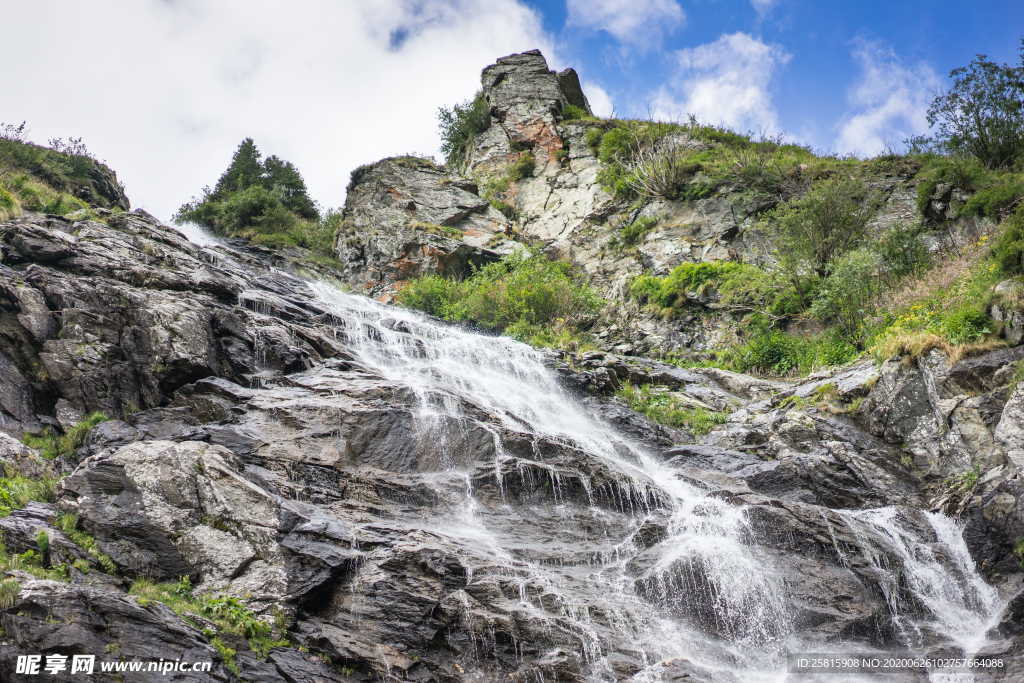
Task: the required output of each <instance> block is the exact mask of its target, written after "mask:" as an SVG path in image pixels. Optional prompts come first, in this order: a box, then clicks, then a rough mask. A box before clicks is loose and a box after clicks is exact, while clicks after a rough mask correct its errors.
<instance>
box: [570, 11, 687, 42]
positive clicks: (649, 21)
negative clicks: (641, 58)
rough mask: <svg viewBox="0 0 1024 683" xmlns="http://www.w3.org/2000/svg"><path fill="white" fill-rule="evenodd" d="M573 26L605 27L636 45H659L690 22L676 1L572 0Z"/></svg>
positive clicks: (571, 23) (620, 38)
mask: <svg viewBox="0 0 1024 683" xmlns="http://www.w3.org/2000/svg"><path fill="white" fill-rule="evenodd" d="M568 8H569V19H568V24H569V25H570V26H579V27H581V28H590V29H595V30H603V31H607V32H608V33H610V34H612V35H613V36H615V38H616V39H617V40H618V41H619V42H621V43H625V44H627V45H630V46H632V47H636V48H640V49H645V48H651V47H657V46H658V45H659V44H660V43H661V39H662V38H663V37H664V36H665V35H666V34H667V33H670V32H672V31H674V30H675V29H677V28H679V27H681V26H682V25H683V24H684V23H685V22H686V12H684V11H683V8H682V7H680V5H679V3H678V2H676V0H568Z"/></svg>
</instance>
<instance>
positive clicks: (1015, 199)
mask: <svg viewBox="0 0 1024 683" xmlns="http://www.w3.org/2000/svg"><path fill="white" fill-rule="evenodd" d="M1022 199H1024V180H1022V179H1020V178H1019V177H1017V176H1010V177H1008V178H1002V179H1001V182H998V183H996V184H994V185H992V186H990V187H987V188H985V189H983V190H979V191H978V192H976V193H975V194H974V195H972V196H971V197H970V199H968V200H967V201H966V202H965V203H964V205H963V207H962V208H961V209H960V213H961V215H966V216H985V217H987V218H991V219H993V220H996V221H999V220H1001V219H1002V218H1003V217H1005V216H1006V215H1007V214H1008V213H1009V212H1010V211H1011V210H1012V209H1014V208H1015V207H1016V206H1019V205H1020V204H1021V200H1022Z"/></svg>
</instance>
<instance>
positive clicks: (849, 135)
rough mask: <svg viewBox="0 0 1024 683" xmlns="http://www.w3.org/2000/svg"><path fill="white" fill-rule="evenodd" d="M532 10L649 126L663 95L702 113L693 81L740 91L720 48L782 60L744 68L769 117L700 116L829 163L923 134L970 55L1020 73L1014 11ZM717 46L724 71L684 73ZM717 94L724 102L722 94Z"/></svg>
mask: <svg viewBox="0 0 1024 683" xmlns="http://www.w3.org/2000/svg"><path fill="white" fill-rule="evenodd" d="M527 2H528V4H529V5H530V6H532V7H533V8H535V9H536V11H538V12H539V13H540V14H541V16H542V17H543V26H544V28H545V30H546V31H548V32H549V33H550V34H551V35H552V36H554V37H555V42H556V44H557V46H558V49H559V57H560V58H561V59H562V60H565V61H567V62H572V63H574V64H576V65H577V66H578V69H579V70H580V71H581V72H582V73H583V74H584V76H585V78H586V79H587V80H588V81H590V82H592V83H597V84H599V85H600V86H601V87H602V88H603V89H604V90H605V91H606V92H607V93H608V94H609V96H610V97H611V99H612V101H613V102H614V106H615V110H616V114H617V115H622V116H639V117H645V116H647V115H648V113H649V112H650V111H651V101H652V98H653V97H652V93H656V92H657V91H659V90H660V89H667V94H668V95H669V97H671V98H672V101H673V102H674V103H675V104H677V105H680V106H681V107H682V108H683V110H685V109H686V106H685V105H686V104H693V105H697V104H698V100H695V99H693V98H691V97H687V96H686V95H685V92H686V86H685V85H684V84H685V83H686V82H687V81H688V80H689V81H692V80H693V79H700V78H703V79H704V80H705V82H706V83H707V84H708V85H709V87H710V86H713V85H715V84H716V82H718V81H721V80H730V79H731V80H733V81H736V80H742V79H743V74H742V73H739V74H736V73H734V74H730V75H724V74H716V73H715V72H716V71H718V72H721V71H724V70H726V69H728V68H730V67H735V66H736V64H737V62H741V61H742V58H741V57H738V56H737V54H738V52H737V51H739V53H742V51H743V50H742V47H740V46H739V41H738V40H733V41H726V42H721V38H722V37H723V36H737V35H742V36H744V37H745V38H749V40H745V41H743V44H744V45H746V47H747V49H753V48H755V47H757V46H758V45H761V44H763V45H766V46H769V47H771V48H774V49H773V50H771V51H769V52H766V53H764V52H763V53H759V54H760V55H761V56H759V57H757V58H756V59H755V60H753V61H754V62H755V63H753V64H749V65H748V67H747V68H748V70H750V71H753V72H755V73H752V74H751V75H750V80H749V81H747V82H746V83H747V84H748V85H749V86H750V87H756V86H760V87H761V88H762V89H763V93H761V99H756V100H754V102H755V103H756V105H754V104H752V108H753V107H754V106H756V107H757V108H760V109H768V110H769V111H768V112H763V113H762V115H760V116H759V115H757V113H756V112H755V111H749V112H735V111H731V110H732V109H733V108H732V107H730V106H729V102H728V101H727V100H724V101H722V102H720V103H716V102H714V101H713V100H712V101H706V102H707V103H706V104H705V105H704V106H702V107H700V108H701V109H702V110H703V111H702V112H701V113H702V118H713V117H714V116H715V115H716V112H715V110H716V109H718V110H719V111H718V115H719V116H721V117H723V118H724V122H725V123H728V124H732V125H733V126H734V127H740V128H741V129H747V128H750V129H752V130H754V131H755V132H761V130H763V129H765V128H769V129H771V130H769V131H767V132H774V133H779V132H781V133H783V134H785V135H786V136H787V137H789V138H791V139H797V140H799V141H801V142H805V143H808V144H811V145H812V146H814V147H815V148H817V149H820V150H823V151H840V152H856V153H862V154H871V153H875V152H877V151H878V143H879V141H880V140H881V141H884V143H885V144H891V145H897V144H898V143H899V142H900V141H901V140H902V139H903V138H904V137H906V136H907V134H909V133H915V132H919V130H918V129H919V128H920V127H921V122H922V117H923V109H924V108H926V106H927V102H928V101H930V100H931V97H932V96H933V95H934V92H935V91H936V90H937V89H940V88H941V87H943V86H944V84H945V83H946V76H947V74H948V72H949V71H950V70H951V69H953V68H955V67H957V66H961V65H964V64H966V63H967V62H968V61H970V59H972V58H973V56H974V55H975V54H976V53H979V52H981V53H985V54H988V55H989V56H990V57H992V58H994V59H997V60H999V61H1010V62H1015V61H1016V60H1017V49H1018V44H1019V40H1020V38H1021V37H1022V35H1024V3H1022V2H1019V1H1018V2H1012V1H999V2H982V1H979V2H970V3H961V2H950V1H946V2H943V1H942V0H932V1H931V2H927V1H924V0H904V1H901V2H882V1H879V0H863V1H858V2H831V1H827V0H825V1H820V0H819V1H815V0H753V1H751V0H679V1H678V2H677V1H676V0H580V1H576V2H574V1H573V0H569V1H568V2H565V1H564V0H527ZM715 45H717V48H716V50H713V51H706V52H707V54H705V57H708V58H711V56H712V55H713V53H714V52H717V53H720V55H719V58H718V65H717V66H715V67H711V68H710V69H704V70H703V71H702V70H701V69H700V68H697V67H696V65H695V64H694V63H693V62H694V60H693V59H692V58H691V59H689V60H688V62H687V64H686V65H685V66H684V67H682V68H681V67H680V63H679V56H680V52H681V51H683V52H684V53H686V54H692V52H686V51H693V50H695V49H698V50H699V49H700V48H701V46H715ZM706 61H707V60H705V63H706ZM766 62H768V63H769V65H768V68H765V67H766ZM739 68H740V69H742V68H743V67H742V66H741V67H739ZM716 76H718V78H716ZM721 90H723V94H722V97H723V98H726V97H727V92H728V89H727V88H721ZM716 104H717V105H720V106H717V107H716ZM668 111H671V109H669V110H668ZM771 112H774V116H773V115H772V114H771ZM858 114H859V115H860V118H857V116H858ZM844 127H845V129H844ZM844 132H845V138H844Z"/></svg>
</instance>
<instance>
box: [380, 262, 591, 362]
mask: <svg viewBox="0 0 1024 683" xmlns="http://www.w3.org/2000/svg"><path fill="white" fill-rule="evenodd" d="M397 300H398V303H400V304H401V305H403V306H406V307H408V308H416V309H419V310H421V311H425V312H426V313H430V314H431V315H436V316H438V317H440V318H444V319H445V320H451V321H462V322H468V323H471V324H473V325H475V326H478V327H481V328H483V329H486V330H492V331H495V332H502V333H505V334H508V335H509V336H512V337H515V338H516V339H519V340H521V341H525V342H527V343H529V344H533V345H536V346H558V347H563V348H580V347H582V346H583V345H585V343H586V340H585V336H584V334H583V330H584V328H585V327H586V325H587V323H589V322H590V317H591V315H592V314H593V313H594V312H596V310H597V309H598V307H599V306H600V303H601V302H600V299H599V298H598V297H597V295H596V294H594V292H593V291H592V290H591V289H590V287H589V286H588V285H587V284H586V283H585V282H584V280H583V279H582V277H581V276H580V275H579V274H578V273H576V272H574V271H573V270H572V268H571V267H570V266H569V264H568V263H565V262H562V261H552V260H550V259H548V258H546V257H545V256H543V255H542V254H538V253H533V254H512V255H509V256H506V257H504V258H503V259H501V260H500V261H497V262H495V263H490V264H487V265H486V266H483V267H482V268H479V269H477V270H475V271H474V272H473V273H472V274H471V275H470V276H469V277H467V278H465V279H464V280H450V279H446V278H443V277H440V276H437V275H426V276H423V277H420V278H417V279H415V280H413V281H412V282H410V283H409V284H408V285H406V287H405V288H404V289H402V291H401V292H399V294H398V298H397Z"/></svg>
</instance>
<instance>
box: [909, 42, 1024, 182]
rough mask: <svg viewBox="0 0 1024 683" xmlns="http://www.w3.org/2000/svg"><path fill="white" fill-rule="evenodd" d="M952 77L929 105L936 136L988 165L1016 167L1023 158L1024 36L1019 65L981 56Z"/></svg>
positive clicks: (945, 143)
mask: <svg viewBox="0 0 1024 683" xmlns="http://www.w3.org/2000/svg"><path fill="white" fill-rule="evenodd" d="M949 76H950V78H951V79H952V81H953V84H952V86H951V87H950V89H949V90H948V91H947V92H945V93H943V94H941V95H939V96H938V97H936V98H935V99H934V100H932V103H931V105H930V106H929V107H928V124H929V125H931V126H934V127H935V128H936V135H937V139H938V140H939V141H940V143H941V144H942V145H943V146H944V147H945V148H946V149H948V150H950V151H952V152H955V153H962V154H967V155H970V156H972V157H974V158H976V159H978V160H979V161H981V162H982V163H984V164H985V165H986V166H987V167H988V168H1008V167H1010V166H1013V164H1015V163H1017V162H1018V161H1019V160H1020V159H1021V158H1022V157H1024V106H1021V102H1024V40H1022V41H1021V51H1020V65H1019V66H1011V65H1009V64H997V63H996V62H993V61H992V60H990V59H988V58H987V57H986V56H985V55H977V56H976V57H975V58H974V59H973V60H971V63H970V64H968V65H967V66H964V67H960V68H957V69H953V71H951V72H950V74H949Z"/></svg>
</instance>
